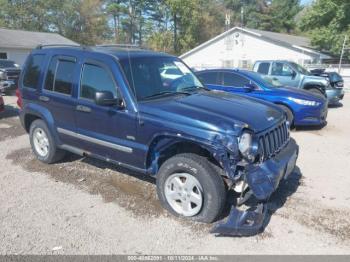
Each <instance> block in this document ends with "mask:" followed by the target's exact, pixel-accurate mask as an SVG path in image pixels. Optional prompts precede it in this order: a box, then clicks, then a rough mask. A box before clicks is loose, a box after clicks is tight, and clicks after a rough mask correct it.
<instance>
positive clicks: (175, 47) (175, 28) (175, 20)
mask: <svg viewBox="0 0 350 262" xmlns="http://www.w3.org/2000/svg"><path fill="white" fill-rule="evenodd" d="M173 20H174V52H175V53H177V51H178V45H177V16H176V14H174V16H173Z"/></svg>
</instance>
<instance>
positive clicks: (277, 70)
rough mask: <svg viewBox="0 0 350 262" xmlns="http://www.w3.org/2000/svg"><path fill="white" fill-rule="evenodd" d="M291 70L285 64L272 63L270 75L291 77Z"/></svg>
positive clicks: (292, 72)
mask: <svg viewBox="0 0 350 262" xmlns="http://www.w3.org/2000/svg"><path fill="white" fill-rule="evenodd" d="M293 74H294V71H293V69H292V68H291V67H290V66H289V65H287V64H285V63H274V64H273V66H272V72H271V75H273V76H292V75H293Z"/></svg>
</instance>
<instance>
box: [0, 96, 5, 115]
mask: <svg viewBox="0 0 350 262" xmlns="http://www.w3.org/2000/svg"><path fill="white" fill-rule="evenodd" d="M4 110H5V103H4V99H3V98H2V95H1V94H0V113H1V112H4Z"/></svg>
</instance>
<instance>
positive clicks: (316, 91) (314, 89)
mask: <svg viewBox="0 0 350 262" xmlns="http://www.w3.org/2000/svg"><path fill="white" fill-rule="evenodd" d="M308 91H309V92H311V93H313V94H315V95H318V96H322V97H325V95H324V94H323V93H322V91H321V90H320V89H318V88H316V87H313V88H310V89H308Z"/></svg>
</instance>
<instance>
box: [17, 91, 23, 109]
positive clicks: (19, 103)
mask: <svg viewBox="0 0 350 262" xmlns="http://www.w3.org/2000/svg"><path fill="white" fill-rule="evenodd" d="M16 96H17V105H18V107H19V108H21V109H22V106H23V102H22V94H21V91H19V88H17V89H16Z"/></svg>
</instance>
